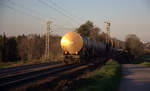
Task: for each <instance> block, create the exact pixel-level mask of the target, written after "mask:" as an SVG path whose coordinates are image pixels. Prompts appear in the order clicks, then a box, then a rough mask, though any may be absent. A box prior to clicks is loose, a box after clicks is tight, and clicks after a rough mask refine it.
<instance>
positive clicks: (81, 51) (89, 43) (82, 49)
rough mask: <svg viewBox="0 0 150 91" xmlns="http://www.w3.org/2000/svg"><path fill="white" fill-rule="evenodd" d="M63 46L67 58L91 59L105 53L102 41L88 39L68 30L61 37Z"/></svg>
mask: <svg viewBox="0 0 150 91" xmlns="http://www.w3.org/2000/svg"><path fill="white" fill-rule="evenodd" d="M61 47H62V49H63V50H64V57H65V59H66V58H80V59H81V58H83V59H89V58H93V57H100V56H103V55H104V54H105V49H106V47H105V45H104V44H103V43H101V42H98V41H95V40H91V39H88V38H87V37H84V36H81V35H80V34H78V33H76V32H68V33H66V34H65V35H64V36H63V37H62V39H61Z"/></svg>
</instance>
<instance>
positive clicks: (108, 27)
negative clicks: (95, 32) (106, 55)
mask: <svg viewBox="0 0 150 91" xmlns="http://www.w3.org/2000/svg"><path fill="white" fill-rule="evenodd" d="M104 23H106V31H107V35H106V43H107V44H108V45H109V41H110V22H109V21H108V20H107V21H105V22H104Z"/></svg>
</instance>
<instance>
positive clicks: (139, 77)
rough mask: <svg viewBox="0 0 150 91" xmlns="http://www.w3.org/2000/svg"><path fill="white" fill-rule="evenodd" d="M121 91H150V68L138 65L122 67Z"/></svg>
mask: <svg viewBox="0 0 150 91" xmlns="http://www.w3.org/2000/svg"><path fill="white" fill-rule="evenodd" d="M122 75H123V77H122V81H121V84H120V89H119V91H150V68H149V67H146V66H142V65H137V64H123V65H122Z"/></svg>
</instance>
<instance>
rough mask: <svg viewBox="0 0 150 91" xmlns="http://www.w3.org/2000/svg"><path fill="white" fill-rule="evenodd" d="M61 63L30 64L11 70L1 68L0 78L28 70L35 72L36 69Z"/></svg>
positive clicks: (11, 68)
mask: <svg viewBox="0 0 150 91" xmlns="http://www.w3.org/2000/svg"><path fill="white" fill-rule="evenodd" d="M59 63H60V62H47V63H40V64H30V65H24V66H17V67H9V68H1V69H0V77H2V76H6V75H9V74H16V73H20V72H24V71H28V70H33V69H36V68H41V67H45V66H50V65H54V64H59Z"/></svg>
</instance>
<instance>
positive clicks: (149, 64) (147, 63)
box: [141, 62, 150, 67]
mask: <svg viewBox="0 0 150 91" xmlns="http://www.w3.org/2000/svg"><path fill="white" fill-rule="evenodd" d="M141 64H142V65H146V66H148V67H150V62H143V63H141Z"/></svg>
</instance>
